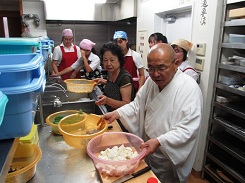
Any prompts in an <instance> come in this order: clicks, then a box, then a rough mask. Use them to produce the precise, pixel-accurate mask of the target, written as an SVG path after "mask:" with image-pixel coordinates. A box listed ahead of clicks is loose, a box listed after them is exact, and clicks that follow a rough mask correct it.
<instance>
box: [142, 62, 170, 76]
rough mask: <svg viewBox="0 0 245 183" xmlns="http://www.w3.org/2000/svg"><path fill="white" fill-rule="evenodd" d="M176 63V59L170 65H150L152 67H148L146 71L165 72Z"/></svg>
mask: <svg viewBox="0 0 245 183" xmlns="http://www.w3.org/2000/svg"><path fill="white" fill-rule="evenodd" d="M173 63H174V61H173V62H172V63H171V64H170V65H169V66H160V67H156V68H153V67H150V68H146V71H147V72H148V73H149V74H154V73H155V71H157V72H158V73H159V74H161V73H164V72H165V71H166V70H167V69H168V68H169V67H170V66H171V65H172V64H173Z"/></svg>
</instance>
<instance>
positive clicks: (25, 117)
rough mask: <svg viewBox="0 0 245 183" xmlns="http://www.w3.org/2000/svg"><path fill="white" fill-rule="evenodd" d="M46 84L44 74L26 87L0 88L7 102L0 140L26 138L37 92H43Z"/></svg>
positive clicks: (0, 129) (0, 127) (0, 130)
mask: <svg viewBox="0 0 245 183" xmlns="http://www.w3.org/2000/svg"><path fill="white" fill-rule="evenodd" d="M45 82H46V79H45V72H44V70H43V71H42V73H41V75H40V77H39V78H34V79H33V80H32V82H31V83H30V84H28V85H23V86H16V87H5V88H0V90H1V91H2V93H3V94H5V95H6V96H7V97H8V99H9V102H8V103H7V106H6V110H5V114H4V118H3V122H2V125H1V126H0V140H2V139H10V138H16V137H22V136H26V135H28V134H29V133H30V131H31V127H32V124H33V112H32V111H34V110H35V109H33V107H35V106H36V105H34V103H36V102H37V100H36V95H37V92H40V90H41V91H43V90H44V89H43V86H44V84H45Z"/></svg>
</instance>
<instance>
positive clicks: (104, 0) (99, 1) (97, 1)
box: [93, 0, 106, 3]
mask: <svg viewBox="0 0 245 183" xmlns="http://www.w3.org/2000/svg"><path fill="white" fill-rule="evenodd" d="M93 1H94V3H106V0H93Z"/></svg>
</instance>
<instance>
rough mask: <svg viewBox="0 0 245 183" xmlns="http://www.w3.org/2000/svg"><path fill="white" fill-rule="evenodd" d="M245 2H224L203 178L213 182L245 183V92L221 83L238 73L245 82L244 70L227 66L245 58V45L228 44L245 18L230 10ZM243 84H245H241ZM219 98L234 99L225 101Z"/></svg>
mask: <svg viewBox="0 0 245 183" xmlns="http://www.w3.org/2000/svg"><path fill="white" fill-rule="evenodd" d="M244 7H245V1H244V0H243V1H242V0H224V4H223V20H222V23H221V36H220V44H219V48H218V49H219V59H218V61H217V67H216V76H215V83H214V93H213V100H212V106H211V108H212V110H211V115H210V120H209V129H208V134H207V143H206V149H205V160H204V168H203V176H204V177H205V178H206V179H208V180H209V181H210V182H219V183H227V182H245V105H244V104H245V103H244V102H245V90H239V89H238V88H233V87H230V86H229V85H227V84H224V83H222V81H221V80H220V76H221V75H222V74H224V73H228V74H231V75H234V74H235V75H236V74H239V75H241V76H242V77H243V81H245V67H242V66H240V65H236V64H233V65H230V64H226V63H227V62H226V61H228V57H231V56H233V55H236V54H240V55H241V56H244V53H245V44H242V43H229V42H228V38H229V34H244V32H245V19H235V20H232V19H231V18H229V11H230V10H231V9H234V8H244ZM242 84H243V85H244V84H245V83H242ZM217 96H223V97H226V98H229V97H231V96H232V97H233V99H234V97H235V98H236V100H233V101H229V102H222V101H220V100H217Z"/></svg>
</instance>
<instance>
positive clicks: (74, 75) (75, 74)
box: [70, 71, 77, 79]
mask: <svg viewBox="0 0 245 183" xmlns="http://www.w3.org/2000/svg"><path fill="white" fill-rule="evenodd" d="M76 76H77V72H75V71H74V72H73V73H72V74H71V75H70V79H74V78H76Z"/></svg>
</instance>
